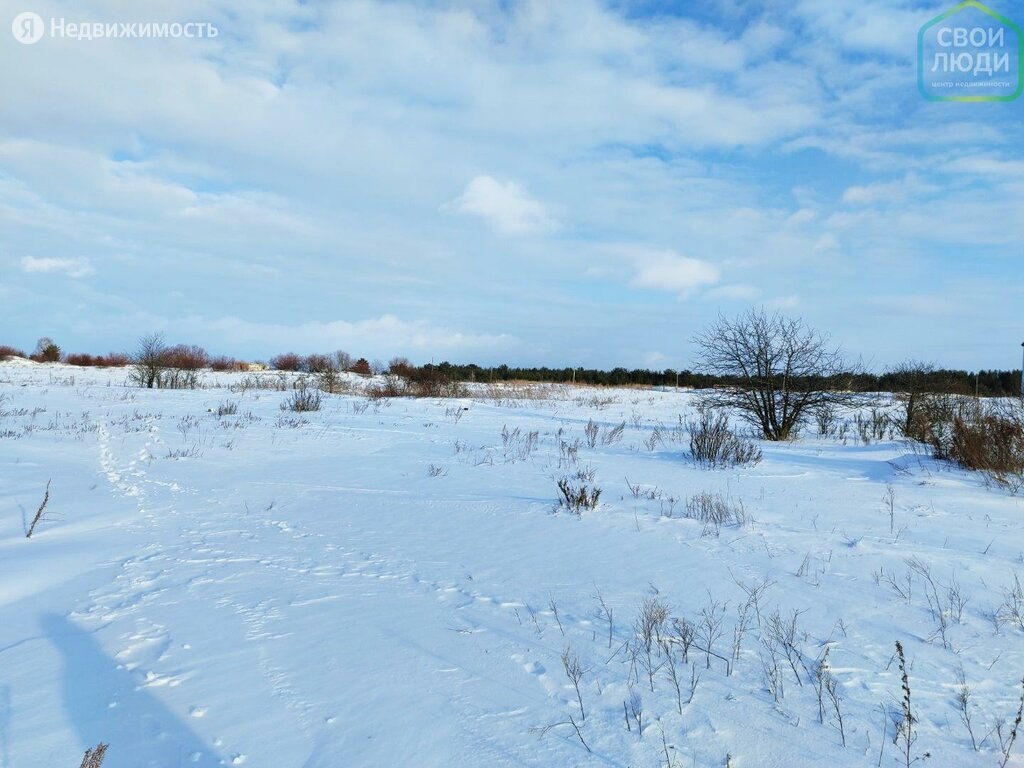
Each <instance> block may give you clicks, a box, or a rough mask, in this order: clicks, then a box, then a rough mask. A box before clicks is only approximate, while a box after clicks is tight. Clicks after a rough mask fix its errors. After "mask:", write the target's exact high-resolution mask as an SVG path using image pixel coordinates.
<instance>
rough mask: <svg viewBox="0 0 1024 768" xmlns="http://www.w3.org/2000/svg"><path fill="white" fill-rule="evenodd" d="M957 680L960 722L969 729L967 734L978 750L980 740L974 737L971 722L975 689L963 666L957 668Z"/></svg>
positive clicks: (957, 703) (957, 702) (975, 749)
mask: <svg viewBox="0 0 1024 768" xmlns="http://www.w3.org/2000/svg"><path fill="white" fill-rule="evenodd" d="M956 682H957V684H956V705H957V710H958V714H959V715H960V722H962V723H963V724H964V727H965V728H966V729H967V734H968V735H969V736H970V737H971V746H972V747H973V748H974V751H975V752H977V751H978V740H977V739H976V738H974V727H973V726H972V723H971V694H972V693H973V691H972V689H971V687H970V686H969V685H968V684H967V676H966V674H965V673H964V668H963V667H962V666H961V667H960V668H959V669H958V670H957V676H956Z"/></svg>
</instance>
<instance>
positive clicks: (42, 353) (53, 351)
mask: <svg viewBox="0 0 1024 768" xmlns="http://www.w3.org/2000/svg"><path fill="white" fill-rule="evenodd" d="M32 357H33V359H35V360H38V361H39V362H41V363H56V362H58V361H59V360H60V347H58V346H57V345H56V344H55V343H54V341H53V339H51V338H50V337H49V336H43V338H41V339H39V341H37V342H36V351H35V354H34V355H33V356H32Z"/></svg>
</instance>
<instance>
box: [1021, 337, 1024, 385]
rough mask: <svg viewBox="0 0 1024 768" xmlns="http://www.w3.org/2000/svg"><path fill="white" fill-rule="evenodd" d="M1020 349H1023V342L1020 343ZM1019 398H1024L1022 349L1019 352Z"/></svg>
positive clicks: (1023, 353) (1023, 355)
mask: <svg viewBox="0 0 1024 768" xmlns="http://www.w3.org/2000/svg"><path fill="white" fill-rule="evenodd" d="M1021 347H1022V348H1024V342H1021ZM1020 396H1021V397H1024V349H1022V351H1021V365H1020Z"/></svg>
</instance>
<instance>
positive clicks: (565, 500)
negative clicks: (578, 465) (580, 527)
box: [556, 472, 601, 516]
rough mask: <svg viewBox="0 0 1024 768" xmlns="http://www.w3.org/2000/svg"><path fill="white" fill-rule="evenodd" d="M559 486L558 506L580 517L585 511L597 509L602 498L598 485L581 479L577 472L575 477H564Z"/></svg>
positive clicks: (558, 482) (559, 480)
mask: <svg viewBox="0 0 1024 768" xmlns="http://www.w3.org/2000/svg"><path fill="white" fill-rule="evenodd" d="M556 485H557V486H558V492H559V494H560V495H559V499H558V506H559V507H560V508H562V507H564V508H565V509H567V510H569V511H570V512H572V513H573V514H574V515H577V516H578V515H580V514H582V513H583V510H585V509H595V508H596V507H597V504H598V500H599V499H600V498H601V489H600V488H598V487H597V486H596V485H591V484H590V482H588V481H587V480H585V479H583V478H581V477H580V473H579V472H577V473H576V476H575V477H569V476H564V477H560V478H559V479H558V480H557V481H556Z"/></svg>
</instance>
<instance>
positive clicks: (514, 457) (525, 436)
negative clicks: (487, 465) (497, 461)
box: [501, 425, 597, 505]
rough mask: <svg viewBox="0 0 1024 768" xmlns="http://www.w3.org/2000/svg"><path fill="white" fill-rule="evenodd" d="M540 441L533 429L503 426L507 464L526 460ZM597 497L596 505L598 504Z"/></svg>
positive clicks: (502, 432) (503, 445)
mask: <svg viewBox="0 0 1024 768" xmlns="http://www.w3.org/2000/svg"><path fill="white" fill-rule="evenodd" d="M539 442H540V432H539V431H537V430H532V431H529V432H523V431H522V430H520V429H519V427H516V428H515V429H513V430H511V431H509V428H508V426H506V425H502V427H501V445H502V451H503V452H504V455H505V463H506V464H514V463H515V462H517V461H526V459H528V458H530V454H532V453H533V452H534V451H535V450H536V449H537V445H538V444H539ZM596 503H597V502H596V499H595V505H596Z"/></svg>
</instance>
